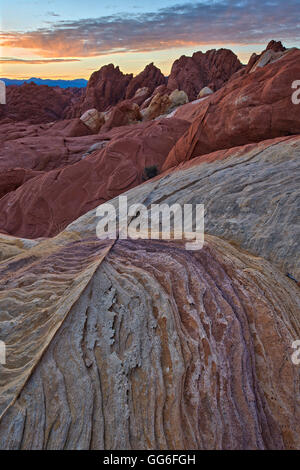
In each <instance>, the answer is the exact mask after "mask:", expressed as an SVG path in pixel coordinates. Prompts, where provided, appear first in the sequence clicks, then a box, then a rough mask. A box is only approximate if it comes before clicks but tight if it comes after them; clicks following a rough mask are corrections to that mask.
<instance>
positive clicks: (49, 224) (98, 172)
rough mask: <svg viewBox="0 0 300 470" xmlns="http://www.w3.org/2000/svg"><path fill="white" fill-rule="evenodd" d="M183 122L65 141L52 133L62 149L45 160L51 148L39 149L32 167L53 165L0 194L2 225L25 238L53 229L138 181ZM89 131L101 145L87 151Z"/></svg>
mask: <svg viewBox="0 0 300 470" xmlns="http://www.w3.org/2000/svg"><path fill="white" fill-rule="evenodd" d="M187 127H188V123H187V122H186V121H183V120H179V119H164V120H161V121H155V122H147V123H141V124H137V125H134V126H132V125H131V126H128V127H126V126H125V127H123V128H122V127H121V128H116V129H112V130H111V131H110V132H107V133H102V134H99V135H98V136H87V137H82V138H80V139H78V138H69V139H65V138H61V139H62V140H63V141H64V143H65V145H64V146H63V145H62V143H60V139H59V138H57V139H55V142H56V144H57V146H59V150H60V152H61V150H62V149H64V152H63V154H62V155H61V154H60V153H59V151H58V149H57V150H56V151H55V152H54V149H51V152H52V153H51V158H50V157H49V162H48V165H47V166H46V162H47V160H46V158H47V152H49V151H50V149H48V147H46V148H45V156H44V157H43V159H41V156H43V155H41V151H39V154H38V155H39V156H40V160H37V163H36V164H35V166H34V167H33V166H31V168H34V169H35V170H40V169H48V170H51V167H50V168H49V166H50V164H51V166H52V168H57V169H54V170H52V171H47V172H46V173H44V174H42V175H41V176H40V177H38V178H35V179H34V180H32V181H30V182H28V183H25V184H23V185H22V186H21V187H19V188H18V189H17V190H16V191H13V192H10V193H9V194H7V195H6V196H5V197H3V198H2V199H1V200H0V212H1V214H0V230H1V231H4V232H5V233H10V234H13V235H18V236H21V237H25V238H36V237H44V236H53V235H56V234H57V233H59V232H60V231H61V230H62V229H63V228H64V227H66V225H68V224H69V223H70V222H72V221H73V220H75V219H77V218H78V217H79V216H80V215H82V214H84V213H85V212H87V211H88V210H90V209H92V208H94V207H96V206H97V205H98V204H100V203H102V202H105V201H107V200H109V199H111V198H113V197H115V196H117V195H119V194H121V193H122V192H124V191H126V190H127V189H130V188H132V187H134V186H137V185H138V184H140V183H142V181H143V172H144V169H145V167H148V166H153V165H156V166H157V168H158V170H160V169H161V167H162V164H163V162H164V161H165V159H166V156H167V155H168V153H169V151H170V149H171V148H172V147H173V146H174V144H175V143H176V141H177V140H178V139H179V137H180V136H181V135H182V134H183V133H184V132H185V130H186V129H187ZM91 137H93V138H96V137H97V140H94V142H97V143H98V144H101V142H103V143H104V144H105V145H104V148H102V147H100V149H99V150H96V151H94V152H92V153H91V154H90V155H89V154H88V153H89V152H87V150H88V147H89V146H90V145H91V143H92V142H91ZM45 139H46V142H47V143H51V142H52V140H50V141H49V140H47V139H48V138H45ZM84 141H86V142H85V143H84ZM8 143H9V142H8ZM88 143H89V145H87V144H88ZM79 144H80V147H79V148H80V149H81V152H80V153H78V150H79V148H78V146H79ZM20 145H21V143H20ZM70 145H76V146H77V147H76V154H75V155H73V153H72V152H70V150H68V149H69V147H70ZM25 148H26V147H25ZM84 149H85V152H84ZM28 150H30V149H28ZM23 155H24V153H23ZM63 156H64V158H65V161H64V165H63V166H58V162H57V160H56V158H58V159H59V162H60V163H62V160H61V159H62V157H63ZM32 157H33V156H32ZM32 157H31V158H32ZM54 157H55V159H54ZM28 158H29V155H28ZM72 158H73V159H74V160H73V162H72V161H71V159H72ZM44 159H45V160H46V161H45V160H44ZM29 161H30V160H29ZM0 162H1V160H0ZM38 162H40V165H42V162H43V168H41V167H39V165H38ZM0 164H1V163H0ZM55 165H57V166H56V167H55ZM29 183H30V184H29Z"/></svg>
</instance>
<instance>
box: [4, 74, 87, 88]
mask: <svg viewBox="0 0 300 470" xmlns="http://www.w3.org/2000/svg"><path fill="white" fill-rule="evenodd" d="M0 80H2V81H3V82H4V83H5V84H6V85H22V84H23V83H31V82H34V83H36V84H37V85H48V86H53V87H54V86H58V87H60V88H69V87H71V88H85V87H86V85H87V80H85V79H84V78H76V79H75V80H50V79H43V78H35V77H32V78H28V79H27V80H13V79H10V78H0Z"/></svg>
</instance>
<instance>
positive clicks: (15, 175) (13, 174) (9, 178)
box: [0, 168, 43, 198]
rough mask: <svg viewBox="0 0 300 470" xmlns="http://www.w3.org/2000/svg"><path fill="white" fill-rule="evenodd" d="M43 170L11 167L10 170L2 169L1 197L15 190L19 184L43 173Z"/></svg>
mask: <svg viewBox="0 0 300 470" xmlns="http://www.w3.org/2000/svg"><path fill="white" fill-rule="evenodd" d="M42 174H43V172H41V171H34V170H26V169H24V168H11V169H10V170H0V198H2V197H3V196H5V194H7V193H9V192H11V191H15V190H16V189H17V188H18V187H19V186H22V184H24V183H26V181H29V180H30V179H31V178H35V177H36V176H40V175H42Z"/></svg>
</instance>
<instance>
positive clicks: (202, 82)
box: [168, 49, 242, 100]
mask: <svg viewBox="0 0 300 470" xmlns="http://www.w3.org/2000/svg"><path fill="white" fill-rule="evenodd" d="M241 67H242V64H241V62H240V61H239V59H238V58H237V56H236V55H235V54H234V53H233V52H232V51H230V50H228V49H219V50H215V49H212V50H210V51H207V52H205V53H203V52H201V51H199V52H195V53H194V54H193V55H192V57H187V56H182V57H180V59H178V60H176V61H175V62H174V64H173V66H172V70H171V74H170V76H169V79H168V88H169V89H170V90H176V89H177V88H178V89H179V90H184V91H185V92H186V93H187V95H188V97H189V100H195V99H196V98H197V96H198V93H199V91H200V90H201V89H202V88H203V87H206V86H208V87H210V88H212V90H218V89H219V88H221V87H222V86H223V85H224V83H225V82H226V81H227V80H228V79H229V78H230V77H231V76H232V75H233V74H234V73H235V72H237V71H238V70H239V69H241Z"/></svg>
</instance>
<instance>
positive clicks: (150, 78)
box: [126, 63, 166, 99]
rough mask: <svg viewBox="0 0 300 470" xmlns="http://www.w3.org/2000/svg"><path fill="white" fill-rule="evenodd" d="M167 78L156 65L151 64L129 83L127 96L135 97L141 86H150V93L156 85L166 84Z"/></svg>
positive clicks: (128, 97)
mask: <svg viewBox="0 0 300 470" xmlns="http://www.w3.org/2000/svg"><path fill="white" fill-rule="evenodd" d="M165 84H166V78H165V77H164V75H163V74H162V73H161V71H160V70H159V69H158V68H157V67H155V65H154V64H153V63H152V64H149V65H147V67H145V69H144V70H143V71H142V72H141V73H139V74H138V75H137V76H136V77H134V78H133V79H132V80H131V82H130V83H129V85H128V87H127V90H126V98H127V99H130V98H133V97H134V95H135V93H136V92H137V90H138V89H140V88H145V87H147V88H148V92H149V94H152V93H153V91H154V90H155V88H156V87H158V86H159V85H165Z"/></svg>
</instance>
